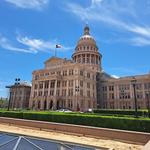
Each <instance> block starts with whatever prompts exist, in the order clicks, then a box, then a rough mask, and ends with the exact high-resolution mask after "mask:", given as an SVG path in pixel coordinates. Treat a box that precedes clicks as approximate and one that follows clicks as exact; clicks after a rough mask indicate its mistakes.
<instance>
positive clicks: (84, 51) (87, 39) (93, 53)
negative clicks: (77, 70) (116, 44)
mask: <svg viewBox="0 0 150 150" xmlns="http://www.w3.org/2000/svg"><path fill="white" fill-rule="evenodd" d="M101 57H102V56H101V54H100V53H99V52H98V47H97V45H96V41H95V39H94V38H93V37H92V36H91V35H90V29H89V27H88V26H87V25H86V26H85V27H84V33H83V35H82V36H81V37H80V39H79V41H78V42H77V46H76V48H75V52H74V54H73V55H72V58H73V60H74V62H77V63H83V64H88V65H92V66H93V67H96V68H97V69H98V68H101Z"/></svg>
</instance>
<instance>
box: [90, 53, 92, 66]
mask: <svg viewBox="0 0 150 150" xmlns="http://www.w3.org/2000/svg"><path fill="white" fill-rule="evenodd" d="M89 59H90V60H89V62H90V65H91V64H92V60H91V54H90V58H89Z"/></svg>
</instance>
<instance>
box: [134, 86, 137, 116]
mask: <svg viewBox="0 0 150 150" xmlns="http://www.w3.org/2000/svg"><path fill="white" fill-rule="evenodd" d="M135 87H136V85H135V83H134V84H133V89H134V105H135V106H134V107H135V117H136V118H137V117H138V113H137V97H136V90H135Z"/></svg>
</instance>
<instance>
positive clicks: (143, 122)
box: [0, 111, 150, 132]
mask: <svg viewBox="0 0 150 150" xmlns="http://www.w3.org/2000/svg"><path fill="white" fill-rule="evenodd" d="M0 116H1V117H12V118H20V119H29V120H39V121H48V122H57V123H67V124H76V125H86V126H94V127H104V128H113V129H122V130H132V131H141V132H150V119H142V118H131V117H130V118H129V117H115V116H100V115H85V114H75V113H72V114H68V113H58V112H57V113H43V112H42V113H40V112H13V111H9V112H8V111H0Z"/></svg>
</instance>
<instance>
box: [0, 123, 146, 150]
mask: <svg viewBox="0 0 150 150" xmlns="http://www.w3.org/2000/svg"><path fill="white" fill-rule="evenodd" d="M0 131H2V132H8V133H16V134H22V135H28V136H34V137H41V138H47V139H53V140H60V141H65V142H72V143H78V144H85V145H90V146H97V147H106V148H112V149H113V150H141V149H142V147H143V145H136V144H129V143H124V142H121V141H115V140H110V139H103V138H91V137H85V136H80V135H71V134H66V133H60V132H55V131H40V130H38V129H31V128H26V127H20V126H12V125H11V126H9V125H7V124H6V125H5V124H0Z"/></svg>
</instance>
